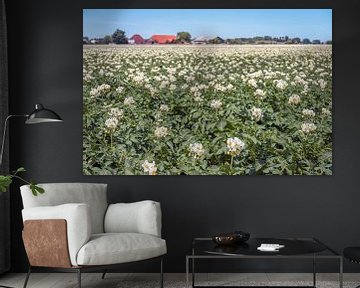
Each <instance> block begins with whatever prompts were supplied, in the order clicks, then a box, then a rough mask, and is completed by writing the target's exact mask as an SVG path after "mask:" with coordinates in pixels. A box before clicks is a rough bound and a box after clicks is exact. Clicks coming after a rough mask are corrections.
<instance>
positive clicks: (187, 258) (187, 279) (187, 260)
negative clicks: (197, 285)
mask: <svg viewBox="0 0 360 288" xmlns="http://www.w3.org/2000/svg"><path fill="white" fill-rule="evenodd" d="M186 288H189V257H187V256H186Z"/></svg>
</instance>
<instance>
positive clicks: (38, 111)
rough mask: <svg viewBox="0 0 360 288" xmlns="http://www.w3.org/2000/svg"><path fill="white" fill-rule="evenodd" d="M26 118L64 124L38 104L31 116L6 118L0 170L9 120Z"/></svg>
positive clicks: (30, 120)
mask: <svg viewBox="0 0 360 288" xmlns="http://www.w3.org/2000/svg"><path fill="white" fill-rule="evenodd" d="M19 117H20V118H21V117H23V118H26V120H25V124H39V123H49V122H50V123H56V122H62V121H63V120H62V119H61V117H60V116H59V115H58V114H57V113H55V112H54V111H52V110H50V109H47V108H45V107H44V106H43V105H41V104H36V105H35V110H34V111H33V112H31V113H30V114H23V115H22V114H20V115H9V116H7V117H6V119H5V123H4V132H3V137H2V141H1V150H0V168H1V167H2V161H3V155H4V146H5V142H6V135H7V134H6V132H7V126H8V123H9V120H10V119H11V118H19ZM0 287H4V288H12V287H9V286H4V285H1V284H0Z"/></svg>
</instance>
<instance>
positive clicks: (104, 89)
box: [90, 84, 111, 98]
mask: <svg viewBox="0 0 360 288" xmlns="http://www.w3.org/2000/svg"><path fill="white" fill-rule="evenodd" d="M110 89H111V87H110V85H108V84H101V85H99V86H97V87H96V88H93V89H91V90H90V96H91V98H94V97H97V96H100V95H101V94H104V93H106V92H109V91H110Z"/></svg>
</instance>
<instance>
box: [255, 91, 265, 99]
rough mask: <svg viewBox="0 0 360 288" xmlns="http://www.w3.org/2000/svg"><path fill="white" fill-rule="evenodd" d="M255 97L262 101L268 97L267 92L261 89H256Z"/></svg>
mask: <svg viewBox="0 0 360 288" xmlns="http://www.w3.org/2000/svg"><path fill="white" fill-rule="evenodd" d="M254 96H255V97H256V98H258V99H260V100H263V99H264V98H265V96H266V92H265V91H264V90H261V89H256V90H255V92H254Z"/></svg>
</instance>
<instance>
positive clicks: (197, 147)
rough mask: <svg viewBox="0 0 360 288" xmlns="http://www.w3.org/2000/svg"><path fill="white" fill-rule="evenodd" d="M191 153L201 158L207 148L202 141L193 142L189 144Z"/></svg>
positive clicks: (196, 157)
mask: <svg viewBox="0 0 360 288" xmlns="http://www.w3.org/2000/svg"><path fill="white" fill-rule="evenodd" d="M189 151H190V154H191V155H193V157H194V158H195V159H198V158H200V157H201V156H203V155H204V153H205V149H204V147H203V145H202V144H201V143H192V144H190V145H189Z"/></svg>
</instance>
